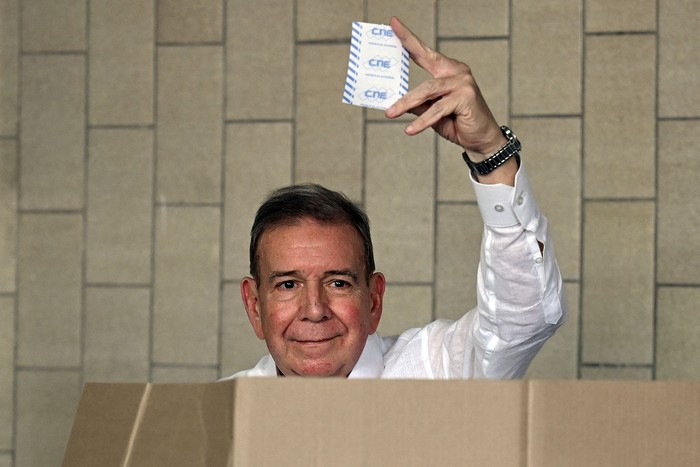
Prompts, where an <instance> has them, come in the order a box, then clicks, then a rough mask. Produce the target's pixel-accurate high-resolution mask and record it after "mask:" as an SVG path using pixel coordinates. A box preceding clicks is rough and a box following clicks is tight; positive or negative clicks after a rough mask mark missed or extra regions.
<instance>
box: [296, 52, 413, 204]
mask: <svg viewBox="0 0 700 467" xmlns="http://www.w3.org/2000/svg"><path fill="white" fill-rule="evenodd" d="M348 50H349V49H348V46H347V45H346V44H343V45H325V44H323V45H304V46H300V47H297V57H298V65H297V78H296V83H297V114H296V117H297V118H296V127H295V129H296V138H295V140H296V165H295V176H294V181H295V182H296V183H301V182H315V183H320V184H322V185H326V186H328V187H329V188H332V189H335V190H340V191H342V192H343V193H345V194H346V195H348V196H349V197H350V198H351V199H354V200H359V199H360V197H361V190H362V110H361V109H360V108H359V107H357V106H354V105H347V104H343V103H341V97H342V92H343V83H345V72H346V71H347V63H348V62H347V60H348ZM397 131H401V130H397Z"/></svg>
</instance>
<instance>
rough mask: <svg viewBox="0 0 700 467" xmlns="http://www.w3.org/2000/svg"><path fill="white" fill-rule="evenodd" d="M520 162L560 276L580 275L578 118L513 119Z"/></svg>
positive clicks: (579, 134) (579, 129) (568, 277)
mask: <svg viewBox="0 0 700 467" xmlns="http://www.w3.org/2000/svg"><path fill="white" fill-rule="evenodd" d="M513 130H514V131H515V132H516V134H517V135H518V137H519V138H520V141H521V142H522V143H523V150H522V157H523V164H524V167H525V169H526V170H527V174H528V177H529V179H530V182H531V183H532V187H533V190H534V192H535V196H536V197H537V201H538V203H539V205H540V209H541V210H542V212H543V213H544V215H545V216H547V218H548V220H549V222H550V228H551V230H552V238H553V239H554V246H555V249H556V252H557V261H558V263H559V267H560V268H561V271H562V276H563V277H564V279H573V280H576V279H578V278H579V276H580V272H579V271H580V255H581V183H582V182H581V120H580V119H579V118H547V119H514V120H513Z"/></svg>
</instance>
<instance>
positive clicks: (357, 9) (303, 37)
mask: <svg viewBox="0 0 700 467" xmlns="http://www.w3.org/2000/svg"><path fill="white" fill-rule="evenodd" d="M364 3H366V2H364V0H343V2H342V6H341V4H339V2H337V1H335V2H334V1H330V2H327V1H326V2H319V1H318V0H298V1H297V40H299V41H308V40H327V39H347V40H348V44H349V43H350V25H351V24H352V22H353V21H364V17H365V11H364ZM388 21H389V19H388V18H387V19H386V21H383V23H387V22H388Z"/></svg>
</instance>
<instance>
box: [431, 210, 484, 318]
mask: <svg viewBox="0 0 700 467" xmlns="http://www.w3.org/2000/svg"><path fill="white" fill-rule="evenodd" d="M483 231H484V223H483V221H482V220H481V214H480V213H479V208H478V207H477V206H476V204H469V205H464V204H462V205H460V204H439V205H438V210H437V262H436V266H435V267H436V271H435V316H436V317H438V318H448V319H459V318H460V317H462V315H464V313H466V312H467V311H469V310H471V309H472V308H474V307H475V306H476V297H477V294H476V278H477V274H476V271H477V267H478V265H479V252H480V247H481V237H482V234H483Z"/></svg>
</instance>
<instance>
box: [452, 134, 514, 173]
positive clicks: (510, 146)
mask: <svg viewBox="0 0 700 467" xmlns="http://www.w3.org/2000/svg"><path fill="white" fill-rule="evenodd" d="M501 131H502V132H503V136H505V137H506V138H508V142H507V143H506V144H504V145H503V146H502V147H501V148H500V149H499V150H498V151H496V152H495V154H494V155H493V156H491V157H489V158H488V159H485V160H483V161H481V162H472V160H471V159H469V155H468V154H467V151H464V152H463V153H462V158H463V159H464V162H466V163H467V165H468V166H469V169H470V170H471V171H472V172H473V173H475V174H479V175H486V174H489V173H491V172H493V171H494V170H495V169H496V168H498V167H500V166H502V165H503V164H504V163H505V162H506V161H507V160H508V159H510V158H511V157H513V156H518V155H519V152H520V149H521V148H522V145H521V144H520V140H518V137H517V136H515V133H513V132H512V131H511V129H510V128H508V127H507V126H502V127H501Z"/></svg>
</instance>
